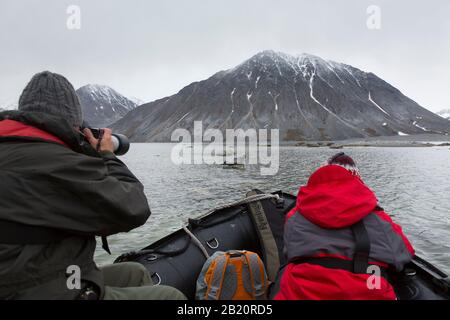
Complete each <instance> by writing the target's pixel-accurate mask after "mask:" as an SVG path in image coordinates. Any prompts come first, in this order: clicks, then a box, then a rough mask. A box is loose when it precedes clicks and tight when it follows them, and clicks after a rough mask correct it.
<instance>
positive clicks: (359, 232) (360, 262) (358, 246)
mask: <svg viewBox="0 0 450 320" xmlns="http://www.w3.org/2000/svg"><path fill="white" fill-rule="evenodd" d="M351 229H352V232H353V236H354V238H355V254H354V256H353V272H354V273H367V268H368V267H369V254H370V239H369V234H368V233H367V230H366V227H365V226H364V219H363V220H360V221H358V222H357V223H355V224H354V225H352V227H351Z"/></svg>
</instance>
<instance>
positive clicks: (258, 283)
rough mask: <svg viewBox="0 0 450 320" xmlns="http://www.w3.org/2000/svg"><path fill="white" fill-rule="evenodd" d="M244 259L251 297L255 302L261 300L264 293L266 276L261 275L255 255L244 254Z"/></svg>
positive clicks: (263, 297)
mask: <svg viewBox="0 0 450 320" xmlns="http://www.w3.org/2000/svg"><path fill="white" fill-rule="evenodd" d="M244 257H245V259H246V260H247V263H248V265H249V271H250V279H251V282H252V288H253V295H254V297H255V299H256V300H263V299H265V296H264V295H265V293H266V276H265V274H262V273H261V264H260V260H259V258H258V256H257V255H256V254H254V253H250V252H245V253H244ZM263 270H264V269H263ZM263 272H264V271H263Z"/></svg>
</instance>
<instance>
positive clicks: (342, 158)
mask: <svg viewBox="0 0 450 320" xmlns="http://www.w3.org/2000/svg"><path fill="white" fill-rule="evenodd" d="M327 163H328V164H329V165H337V166H341V167H343V168H344V169H346V170H348V171H350V172H351V173H352V174H353V175H355V176H359V170H358V167H357V166H356V163H355V161H353V159H352V158H351V157H350V156H348V155H346V154H345V153H344V152H340V153H337V154H335V155H334V156H332V157H331V158H330V159H328V161H327Z"/></svg>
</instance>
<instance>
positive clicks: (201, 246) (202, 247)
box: [183, 226, 209, 259]
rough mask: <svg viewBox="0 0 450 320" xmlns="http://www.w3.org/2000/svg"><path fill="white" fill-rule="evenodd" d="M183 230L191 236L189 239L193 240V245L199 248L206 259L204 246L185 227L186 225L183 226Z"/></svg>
mask: <svg viewBox="0 0 450 320" xmlns="http://www.w3.org/2000/svg"><path fill="white" fill-rule="evenodd" d="M183 230H184V231H185V232H186V233H187V234H188V235H189V237H191V240H192V241H194V243H195V245H196V246H197V247H198V248H199V249H200V251H201V252H202V253H203V255H204V256H205V257H206V259H208V258H209V253H208V251H207V250H206V248H205V246H204V245H203V244H202V243H201V241H200V240H198V238H197V237H196V236H195V234H193V233H192V232H191V230H189V229H188V228H187V226H183Z"/></svg>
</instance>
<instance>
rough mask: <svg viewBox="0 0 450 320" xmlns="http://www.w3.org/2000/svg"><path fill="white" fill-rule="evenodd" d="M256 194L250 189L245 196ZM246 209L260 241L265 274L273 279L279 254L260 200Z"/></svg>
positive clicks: (278, 262) (275, 274) (277, 267)
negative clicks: (265, 269)
mask: <svg viewBox="0 0 450 320" xmlns="http://www.w3.org/2000/svg"><path fill="white" fill-rule="evenodd" d="M256 194H258V193H257V192H256V191H250V192H248V193H247V194H246V196H247V197H249V196H252V195H256ZM248 209H249V212H250V217H251V219H252V222H253V225H254V226H255V228H256V231H257V234H258V238H259V241H260V243H261V247H262V258H263V261H264V263H265V265H266V268H267V276H268V277H269V280H270V281H274V280H275V278H276V276H277V272H278V269H279V267H280V256H279V254H278V247H277V243H276V241H275V238H274V236H273V233H272V229H271V228H270V224H269V221H268V220H267V216H266V213H265V211H264V207H263V205H262V203H261V201H256V202H251V203H249V204H248Z"/></svg>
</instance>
